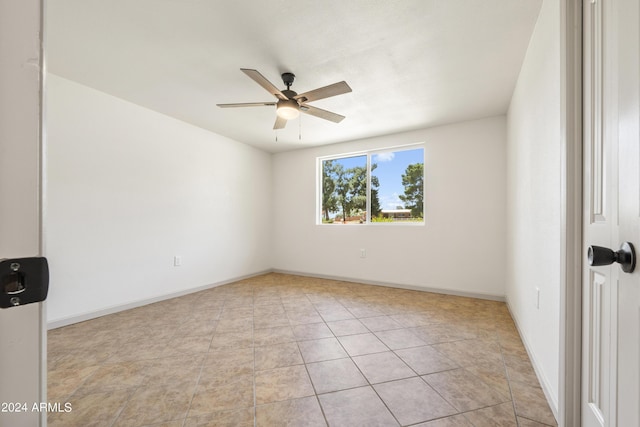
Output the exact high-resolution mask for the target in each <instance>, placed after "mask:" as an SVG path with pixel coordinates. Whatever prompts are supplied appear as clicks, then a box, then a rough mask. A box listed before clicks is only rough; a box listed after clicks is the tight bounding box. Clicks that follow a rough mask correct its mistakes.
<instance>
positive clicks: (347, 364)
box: [307, 359, 367, 394]
mask: <svg viewBox="0 0 640 427" xmlns="http://www.w3.org/2000/svg"><path fill="white" fill-rule="evenodd" d="M307 370H308V371H309V376H310V377H311V382H312V383H313V386H314V388H315V390H316V393H317V394H321V393H328V392H331V391H338V390H345V389H348V388H355V387H361V386H365V385H367V380H366V379H365V378H364V377H363V376H362V374H361V373H360V371H359V370H358V368H357V367H356V365H355V364H354V363H353V362H352V361H351V359H336V360H327V361H324V362H317V363H310V364H308V365H307Z"/></svg>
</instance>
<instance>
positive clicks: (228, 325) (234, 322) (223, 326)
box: [216, 311, 275, 333]
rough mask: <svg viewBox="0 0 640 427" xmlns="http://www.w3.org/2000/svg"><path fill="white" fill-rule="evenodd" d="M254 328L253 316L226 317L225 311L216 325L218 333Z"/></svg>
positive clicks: (244, 330)
mask: <svg viewBox="0 0 640 427" xmlns="http://www.w3.org/2000/svg"><path fill="white" fill-rule="evenodd" d="M274 326H275V325H274ZM252 330H253V318H252V317H225V315H224V311H223V312H222V315H221V316H220V319H219V320H218V324H217V325H216V333H224V332H246V331H252Z"/></svg>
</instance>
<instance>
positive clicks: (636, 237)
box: [616, 0, 640, 426]
mask: <svg viewBox="0 0 640 427" xmlns="http://www.w3.org/2000/svg"><path fill="white" fill-rule="evenodd" d="M618 5H619V9H618V11H617V14H616V16H617V27H618V36H617V40H618V52H619V54H618V57H619V59H618V63H619V67H618V82H619V85H620V86H619V92H618V93H619V95H618V99H619V100H618V108H619V112H620V113H619V121H618V144H619V147H618V149H619V187H620V202H619V216H620V224H619V229H618V242H617V244H620V243H622V242H624V241H629V242H631V243H632V244H633V245H634V246H635V248H636V251H637V250H638V249H640V173H639V169H640V148H639V145H640V82H639V80H640V30H639V27H640V4H639V2H638V0H618ZM639 270H640V267H639V266H636V271H635V272H634V273H632V274H620V278H619V282H618V325H619V326H618V372H619V377H618V387H617V396H618V406H617V411H616V412H617V418H618V425H620V426H640V348H639V347H640V271H639Z"/></svg>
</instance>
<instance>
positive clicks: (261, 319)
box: [253, 313, 289, 329]
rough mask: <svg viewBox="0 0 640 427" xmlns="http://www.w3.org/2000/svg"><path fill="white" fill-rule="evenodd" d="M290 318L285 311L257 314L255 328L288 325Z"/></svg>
mask: <svg viewBox="0 0 640 427" xmlns="http://www.w3.org/2000/svg"><path fill="white" fill-rule="evenodd" d="M288 325H289V318H288V317H287V315H286V314H285V313H282V314H268V315H262V316H255V317H254V318H253V327H254V329H264V328H275V327H276V326H288Z"/></svg>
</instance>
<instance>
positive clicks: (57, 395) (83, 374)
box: [47, 366, 100, 400]
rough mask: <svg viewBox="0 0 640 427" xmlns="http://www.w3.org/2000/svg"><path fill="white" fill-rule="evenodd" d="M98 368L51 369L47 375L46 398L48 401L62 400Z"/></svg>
mask: <svg viewBox="0 0 640 427" xmlns="http://www.w3.org/2000/svg"><path fill="white" fill-rule="evenodd" d="M99 368H100V366H89V367H85V368H78V369H53V370H49V372H48V375H47V397H48V398H49V400H63V399H65V398H67V397H69V396H71V395H72V394H73V393H75V391H76V390H77V389H78V388H79V387H80V386H81V385H82V384H83V383H84V382H85V381H86V380H87V379H88V378H89V377H90V376H91V375H92V374H93V373H94V372H95V371H97V370H98V369H99Z"/></svg>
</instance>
